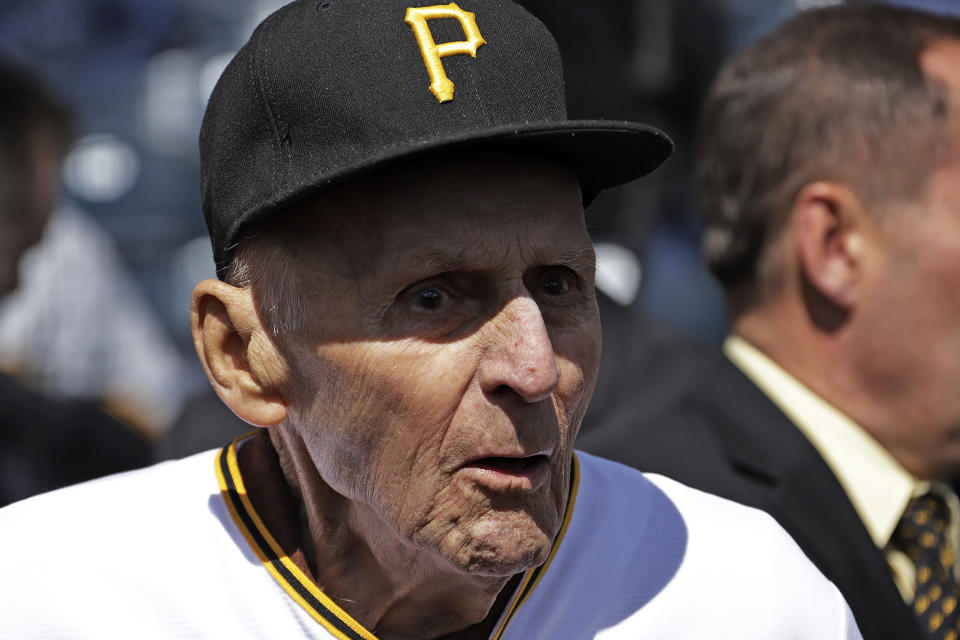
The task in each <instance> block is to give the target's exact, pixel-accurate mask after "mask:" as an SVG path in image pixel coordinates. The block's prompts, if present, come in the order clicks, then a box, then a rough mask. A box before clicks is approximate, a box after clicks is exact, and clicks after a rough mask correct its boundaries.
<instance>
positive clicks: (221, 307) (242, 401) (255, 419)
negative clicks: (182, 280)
mask: <svg viewBox="0 0 960 640" xmlns="http://www.w3.org/2000/svg"><path fill="white" fill-rule="evenodd" d="M190 329H191V332H192V333H193V344H194V347H196V350H197V355H198V356H199V357H200V362H201V363H202V364H203V369H204V371H205V372H206V374H207V378H208V379H209V380H210V384H211V385H213V389H214V391H216V392H217V395H218V396H220V399H221V400H223V402H224V403H225V404H226V405H227V406H228V407H230V408H231V409H232V410H233V412H234V413H235V414H237V416H238V417H240V418H241V419H242V420H244V421H246V422H248V423H250V424H252V425H254V426H257V427H272V426H275V425H277V424H279V423H280V422H282V421H283V420H284V418H286V415H287V405H286V402H285V401H284V399H283V396H282V395H281V393H280V388H279V387H280V384H281V382H282V381H283V380H284V379H285V378H286V362H285V360H284V358H283V357H282V355H281V354H280V352H279V351H278V349H277V348H276V346H275V345H274V343H273V341H272V340H270V339H269V338H268V334H267V329H266V327H264V326H263V324H262V323H261V321H260V317H259V315H258V314H257V310H256V304H255V302H254V300H253V296H252V294H251V292H250V290H249V289H245V288H237V287H234V286H231V285H229V284H226V283H225V282H221V281H219V280H204V281H202V282H200V283H199V284H198V285H197V286H196V287H195V288H194V290H193V298H192V300H191V303H190Z"/></svg>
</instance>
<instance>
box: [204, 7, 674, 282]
mask: <svg viewBox="0 0 960 640" xmlns="http://www.w3.org/2000/svg"><path fill="white" fill-rule="evenodd" d="M584 10H587V9H584ZM490 147H498V148H502V147H510V148H516V149H518V150H522V151H526V152H534V153H540V154H545V155H549V156H552V157H556V158H558V159H559V160H561V161H563V162H565V163H566V164H567V165H569V166H570V167H571V168H572V169H573V171H574V172H575V173H576V174H577V176H578V177H579V180H580V184H581V189H582V191H583V193H584V203H585V204H587V203H588V202H589V201H590V200H591V199H592V198H593V197H594V196H595V195H596V194H597V193H598V192H599V191H601V190H603V189H606V188H609V187H612V186H616V185H620V184H623V183H625V182H628V181H630V180H633V179H635V178H638V177H640V176H642V175H645V174H647V173H649V172H650V171H652V170H653V169H655V168H656V167H657V166H659V165H660V164H661V163H662V162H663V161H664V160H665V159H666V158H667V156H669V155H670V152H671V151H672V149H673V145H672V143H671V142H670V139H669V138H668V137H667V136H666V135H665V134H664V133H662V132H661V131H659V130H657V129H655V128H653V127H650V126H648V125H644V124H639V123H634V122H621V121H609V120H568V119H567V116H566V103H565V99H564V86H563V72H562V67H561V61H560V53H559V51H558V50H557V45H556V42H555V41H554V39H553V37H552V36H551V35H550V32H549V31H548V30H547V29H546V27H544V26H543V24H542V23H541V22H540V21H539V20H537V19H536V18H534V17H533V16H532V15H530V14H529V13H528V12H527V11H526V10H524V9H523V8H521V7H520V6H518V5H516V4H514V3H513V2H510V1H509V0H458V1H457V2H456V3H450V4H445V5H438V4H430V3H429V1H428V2H423V1H420V2H418V1H417V0H297V1H296V2H293V3H292V4H289V5H286V6H284V7H282V8H281V9H279V10H278V11H276V12H275V13H273V14H272V15H271V16H269V17H268V18H267V19H266V20H264V21H263V22H262V23H261V24H260V26H258V27H257V29H256V30H255V31H254V33H253V35H252V36H251V37H250V41H249V42H248V43H247V44H246V45H244V47H243V48H242V49H241V50H240V51H239V52H238V53H237V55H236V56H235V57H234V58H233V60H232V61H231V62H230V64H229V65H228V66H227V68H226V70H225V71H224V72H223V75H222V76H221V77H220V80H219V82H218V83H217V86H216V88H215V89H214V91H213V94H212V95H211V97H210V101H209V103H208V105H207V110H206V113H205V115H204V119H203V126H202V128H201V131H200V159H201V183H202V192H203V213H204V217H205V219H206V222H207V227H208V229H209V231H210V240H211V243H212V244H213V252H214V259H215V261H216V265H217V274H218V275H219V276H220V277H221V278H222V277H224V276H225V274H226V271H227V268H228V267H229V264H230V260H231V258H232V255H233V251H234V249H235V248H236V246H237V245H238V243H239V241H240V240H241V239H242V235H243V230H244V229H245V228H247V227H248V226H249V225H251V224H253V223H256V222H259V221H261V220H263V219H264V218H266V217H267V216H270V215H272V214H274V213H277V212H278V211H281V210H283V209H286V208H287V207H290V206H291V205H293V204H296V203H297V202H300V201H302V200H304V199H306V198H308V197H310V196H312V195H315V194H317V193H319V192H320V191H323V190H324V189H327V188H329V187H331V186H334V185H337V184H340V183H342V182H345V181H347V180H350V179H352V178H356V177H359V176H360V175H363V174H365V173H368V172H371V171H373V170H376V169H380V168H382V167H384V166H387V165H389V164H391V163H396V162H400V161H403V160H408V159H412V158H415V157H417V156H422V155H425V154H433V153H439V152H444V151H453V150H463V149H473V148H490Z"/></svg>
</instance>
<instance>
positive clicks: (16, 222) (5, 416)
mask: <svg viewBox="0 0 960 640" xmlns="http://www.w3.org/2000/svg"><path fill="white" fill-rule="evenodd" d="M0 96H2V97H0V303H2V302H3V301H4V300H6V299H7V298H8V296H9V295H11V294H12V293H13V292H14V290H15V289H16V288H17V286H18V284H19V282H20V262H21V259H22V257H23V255H24V254H25V253H26V252H27V250H28V249H30V247H32V246H33V245H35V244H36V243H38V242H39V241H40V239H41V237H42V236H43V232H44V228H45V227H46V226H47V223H48V220H49V219H50V215H51V211H52V209H53V207H54V201H55V199H56V193H57V184H58V178H59V167H60V162H61V159H62V158H63V154H64V152H65V150H66V148H67V146H68V144H69V141H70V139H71V135H72V127H71V118H70V115H69V113H68V111H67V110H66V109H65V108H64V107H63V106H62V105H61V104H59V102H58V101H57V100H56V99H54V98H53V97H52V96H51V95H50V94H49V93H48V92H47V90H46V89H45V88H44V87H43V86H42V84H41V83H40V82H39V81H38V80H37V79H36V78H34V77H33V76H31V75H30V74H29V73H27V72H26V71H24V70H22V69H20V68H18V67H16V66H12V65H10V64H8V63H5V62H0ZM149 460H150V449H149V445H148V444H147V442H146V441H144V440H143V439H142V438H140V437H138V436H136V435H135V434H133V433H132V432H130V430H129V429H128V428H126V427H125V426H124V425H123V424H121V423H120V422H119V421H117V420H116V419H114V418H112V417H110V416H109V415H107V414H106V413H104V412H103V411H102V410H101V409H100V408H99V407H97V406H96V404H95V403H93V402H84V401H70V400H55V399H52V398H49V397H47V396H45V395H43V394H42V393H39V392H37V391H33V390H30V389H28V388H27V387H25V386H24V385H23V384H21V383H20V382H18V381H17V380H15V379H14V378H12V377H10V376H8V375H6V374H2V373H0V506H2V505H4V504H8V503H10V502H13V501H16V500H19V499H22V498H26V497H28V496H30V495H33V494H36V493H40V492H43V491H48V490H50V489H55V488H57V487H60V486H63V485H66V484H71V483H74V482H79V481H82V480H87V479H90V478H94V477H97V476H100V475H103V474H107V473H112V472H116V471H122V470H125V469H131V468H134V467H137V466H142V465H144V464H147V463H148V462H149Z"/></svg>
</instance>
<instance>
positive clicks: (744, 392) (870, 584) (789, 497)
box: [702, 359, 922, 640]
mask: <svg viewBox="0 0 960 640" xmlns="http://www.w3.org/2000/svg"><path fill="white" fill-rule="evenodd" d="M718 367H720V369H721V371H720V372H719V373H720V375H716V376H711V379H712V380H713V381H714V382H715V384H712V385H705V386H704V389H703V391H704V393H703V396H702V403H703V406H704V410H705V411H707V412H709V415H710V416H711V420H714V421H722V424H720V425H718V429H717V432H718V436H719V437H720V438H721V440H722V441H723V442H724V446H725V448H726V451H727V455H728V456H729V460H730V462H731V463H732V464H733V466H734V467H735V468H736V469H737V470H738V472H739V473H741V474H742V475H745V476H752V477H753V479H754V484H755V488H756V493H755V494H754V495H753V498H755V499H753V500H751V502H750V503H751V504H753V505H754V506H757V507H759V508H762V509H764V510H765V511H767V512H769V513H770V514H771V515H773V516H774V517H775V518H776V519H777V520H778V521H779V522H780V524H781V525H782V526H783V527H784V528H785V529H786V530H787V531H788V532H789V533H790V534H791V535H792V536H793V537H794V539H795V540H796V541H797V543H798V544H799V545H800V547H801V548H802V549H803V550H804V552H805V553H806V554H807V555H808V556H809V557H810V559H811V560H812V561H813V562H814V564H816V565H817V566H818V567H820V569H821V571H823V572H824V574H825V575H826V576H827V577H828V578H830V580H832V581H833V582H834V584H836V585H837V587H838V588H839V589H840V590H841V591H842V592H843V593H844V596H845V597H846V599H847V602H848V603H849V604H850V607H851V609H852V610H853V612H854V615H855V616H856V618H857V623H858V624H859V625H860V628H861V631H862V633H863V636H864V638H868V639H878V638H890V639H897V640H908V639H910V638H918V639H919V638H921V637H922V636H921V634H920V632H919V629H918V627H917V625H916V621H915V619H914V616H913V613H912V612H911V610H910V609H909V608H908V607H907V606H906V605H905V604H904V603H903V600H902V599H901V597H900V592H899V591H898V590H897V587H896V585H895V584H894V582H893V579H892V577H891V575H890V571H889V568H888V567H887V564H886V562H885V560H884V558H883V555H882V553H881V552H880V551H879V550H878V549H877V548H876V547H875V546H874V543H873V540H872V539H871V537H870V535H869V533H868V532H867V530H866V528H865V527H864V525H863V523H862V521H861V520H860V517H859V516H858V515H857V513H856V511H855V509H854V508H853V505H852V504H851V503H850V500H849V499H848V498H847V495H846V493H845V492H844V490H843V488H842V487H841V486H840V483H839V482H838V481H837V479H836V476H834V475H833V472H832V471H831V470H830V468H829V467H828V466H827V464H826V462H824V460H823V458H821V457H820V455H819V453H818V452H817V451H816V449H814V447H813V446H812V445H811V444H810V442H809V441H808V440H807V439H806V437H805V436H804V435H803V434H802V433H801V432H800V431H799V430H798V429H797V428H796V427H795V426H794V424H793V423H792V422H791V421H790V420H789V419H788V418H787V417H786V416H785V415H784V414H783V413H782V412H781V411H780V410H779V408H778V407H777V406H776V405H774V404H773V402H772V401H770V399H769V398H767V397H766V395H764V394H763V392H762V391H760V390H759V389H758V388H757V387H756V386H755V385H754V384H753V383H752V382H751V381H750V380H749V379H748V378H747V377H746V376H745V375H744V374H743V373H742V372H741V371H740V370H739V369H737V368H736V367H735V366H734V365H733V364H732V363H730V362H729V361H726V360H725V359H724V362H723V363H718Z"/></svg>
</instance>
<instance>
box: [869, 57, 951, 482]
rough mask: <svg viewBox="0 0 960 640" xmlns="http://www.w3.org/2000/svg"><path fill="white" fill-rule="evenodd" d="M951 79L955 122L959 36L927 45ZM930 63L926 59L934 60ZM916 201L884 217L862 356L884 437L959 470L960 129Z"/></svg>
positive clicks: (939, 469) (937, 470)
mask: <svg viewBox="0 0 960 640" xmlns="http://www.w3.org/2000/svg"><path fill="white" fill-rule="evenodd" d="M923 62H924V67H925V69H926V71H927V73H931V72H933V73H934V74H935V75H936V76H937V77H939V78H941V79H942V80H943V81H944V82H946V83H947V85H948V87H949V89H950V96H951V102H952V104H953V109H954V115H953V116H952V118H953V122H954V126H956V123H957V120H956V114H957V111H956V108H957V105H960V42H957V41H950V42H947V43H943V46H938V47H935V48H933V49H931V50H929V51H928V52H927V54H925V59H924V61H923ZM931 65H932V66H931ZM953 135H954V136H955V142H954V143H953V144H954V151H953V153H952V154H951V155H952V158H950V159H948V160H947V161H946V162H945V163H944V164H943V165H942V166H941V167H940V168H939V169H938V170H937V171H936V172H935V173H934V174H933V175H932V176H931V177H930V179H929V182H928V183H927V185H926V189H925V192H924V194H923V196H922V197H921V199H920V200H919V201H918V202H917V203H915V205H914V206H911V207H907V208H906V209H905V210H902V211H894V212H891V214H892V215H888V216H881V219H880V223H879V230H878V236H879V241H878V247H879V251H877V252H876V259H875V262H874V264H873V269H872V271H871V273H870V275H869V281H868V282H867V284H868V285H869V293H868V305H869V308H865V309H864V316H865V318H866V319H867V321H866V324H865V325H864V327H863V333H864V336H865V339H864V341H865V342H867V340H869V342H870V347H871V351H870V352H869V353H866V354H865V357H864V358H863V360H864V361H865V362H866V365H865V367H866V369H867V370H868V371H869V373H870V374H871V375H872V377H873V382H874V383H875V385H876V387H877V389H878V391H879V392H880V393H881V394H882V397H884V398H885V399H886V400H885V403H886V404H888V406H887V407H885V408H884V412H885V414H886V417H887V419H888V420H890V421H891V423H892V426H891V432H892V433H893V435H891V436H890V438H892V439H894V440H896V441H897V443H896V444H897V445H898V446H899V447H900V448H903V449H908V450H913V451H915V452H916V456H917V457H918V458H919V459H922V461H923V465H924V466H927V467H929V468H930V469H931V471H930V473H931V474H932V475H939V476H944V477H947V476H950V475H954V474H955V473H957V472H958V471H960V137H957V133H956V132H955V133H954V134H953Z"/></svg>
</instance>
